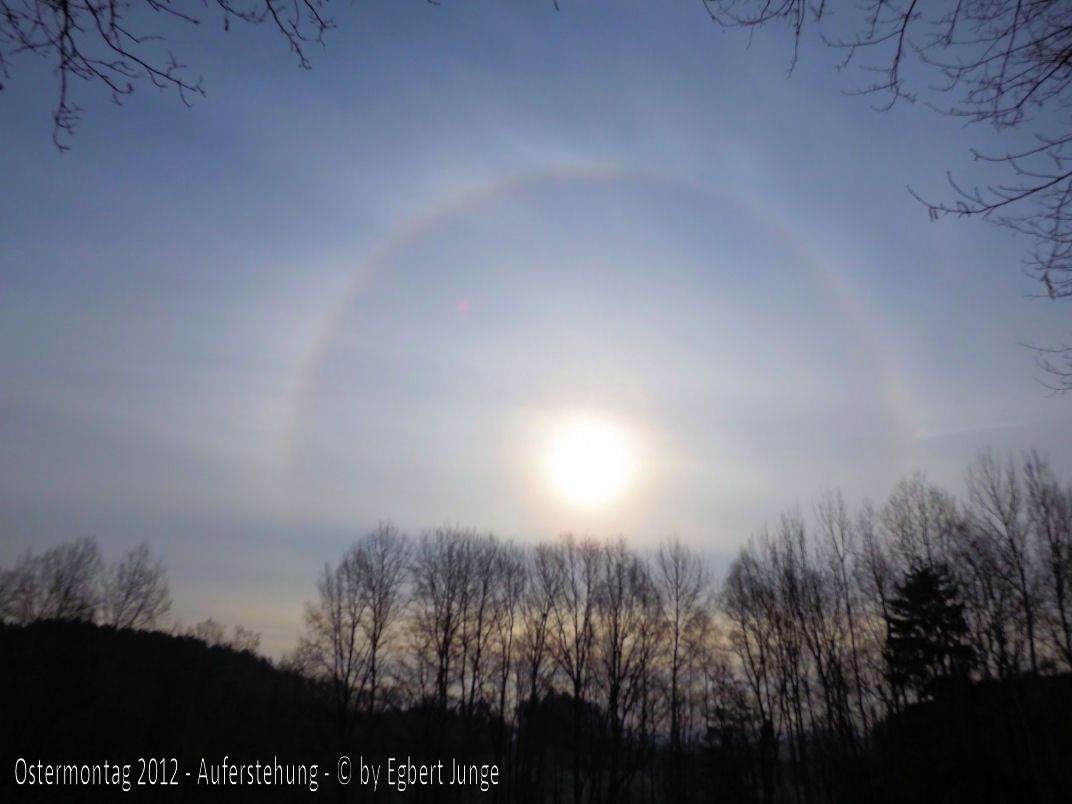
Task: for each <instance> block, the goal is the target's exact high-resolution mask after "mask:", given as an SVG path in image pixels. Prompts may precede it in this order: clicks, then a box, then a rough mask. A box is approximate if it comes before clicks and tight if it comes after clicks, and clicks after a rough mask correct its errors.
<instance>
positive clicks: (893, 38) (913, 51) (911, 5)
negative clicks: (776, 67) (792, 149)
mask: <svg viewBox="0 0 1072 804" xmlns="http://www.w3.org/2000/svg"><path fill="white" fill-rule="evenodd" d="M705 4H706V6H707V8H708V9H709V11H710V13H711V15H712V16H713V17H715V18H716V19H718V20H719V21H720V22H722V23H723V24H724V25H731V26H733V25H736V26H744V27H749V28H753V27H757V26H764V25H773V24H784V25H788V26H789V27H790V28H791V29H792V30H793V32H794V52H793V56H792V62H791V63H792V64H795V63H796V59H797V48H798V47H799V43H800V42H801V40H802V38H803V36H804V34H805V33H806V31H807V30H808V29H809V28H810V27H815V28H818V29H820V31H821V35H822V38H823V40H824V41H825V42H827V43H828V44H829V45H831V46H833V47H835V48H837V49H839V50H840V51H842V52H843V53H844V54H845V58H844V62H843V64H842V66H845V65H847V64H848V63H850V62H853V61H856V62H858V63H860V62H862V64H861V67H862V69H863V71H864V74H865V75H866V76H867V81H868V83H866V84H865V85H864V86H863V88H862V90H861V92H862V93H867V94H878V95H879V96H880V97H882V98H883V99H884V102H882V103H881V104H880V108H883V109H888V108H890V107H891V106H893V104H894V103H895V102H896V101H897V100H899V99H902V98H905V99H909V100H911V99H914V98H915V96H916V92H917V89H916V88H914V87H913V86H911V85H910V80H911V79H910V78H909V76H913V75H914V74H919V75H929V76H930V77H931V78H930V80H929V81H928V83H929V86H928V87H927V89H937V90H938V91H941V92H945V93H948V94H949V95H950V96H951V102H950V103H949V104H948V105H947V106H946V107H945V108H944V109H942V111H944V112H945V113H946V114H949V115H952V116H954V117H957V118H961V119H964V120H965V121H967V122H972V123H984V124H987V125H990V126H993V127H994V128H996V129H998V130H1006V129H1027V130H1028V131H1029V132H1030V134H1031V135H1032V136H1030V137H1027V138H1022V139H1019V140H1018V143H1026V144H1018V145H1017V146H1013V147H1011V148H1009V149H1007V150H1006V151H1005V152H1004V153H999V154H996V155H984V154H979V153H976V152H974V151H973V152H972V156H973V157H974V158H975V159H976V160H981V161H983V162H984V163H997V164H999V165H1001V166H1002V168H1003V169H1004V170H1005V172H1006V173H1007V174H1008V175H1009V176H1010V178H1008V179H1005V180H1002V181H998V182H995V183H993V184H991V185H989V186H987V187H985V189H979V188H978V186H977V185H972V186H971V187H965V186H962V185H960V184H958V183H957V182H956V181H955V180H954V179H953V178H952V177H950V179H949V181H950V184H951V186H952V190H953V198H952V200H951V201H947V202H934V201H925V202H924V203H926V205H927V207H928V209H929V211H930V215H931V217H932V219H935V218H937V217H939V216H941V215H949V214H952V215H958V216H979V217H984V218H986V219H988V220H990V221H994V222H997V223H999V224H1001V225H1003V226H1007V227H1009V228H1011V229H1013V230H1015V231H1018V232H1021V233H1024V234H1026V235H1028V236H1029V237H1030V238H1031V239H1032V240H1033V241H1034V249H1033V252H1032V254H1031V256H1030V257H1029V258H1028V259H1027V260H1026V263H1027V265H1028V267H1029V269H1030V270H1032V271H1033V272H1034V274H1035V275H1036V276H1037V278H1038V280H1039V282H1040V284H1041V285H1042V287H1043V289H1044V292H1045V294H1046V295H1047V296H1048V297H1050V298H1067V297H1069V296H1072V162H1070V161H1069V157H1068V147H1069V145H1070V144H1072V130H1070V128H1069V125H1068V120H1067V117H1065V116H1063V115H1062V114H1060V113H1058V114H1053V111H1054V110H1061V109H1064V108H1065V107H1066V106H1067V105H1068V103H1069V101H1070V100H1072V8H1070V7H1069V6H1068V5H1067V4H1065V3H1049V2H1026V3H1025V2H1020V0H959V2H956V3H926V4H923V3H918V2H915V0H892V2H891V1H890V0H864V2H862V3H859V4H857V6H856V8H855V9H852V8H843V7H842V5H841V4H838V5H837V6H836V9H837V10H836V12H835V11H834V9H835V5H834V4H831V3H823V2H818V3H816V2H809V0H783V2H777V3H771V2H766V1H765V0H705ZM916 68H922V70H923V72H919V73H917V69H916ZM932 105H933V106H936V108H937V104H933V103H932ZM1038 356H1039V362H1040V364H1041V365H1042V367H1043V368H1044V369H1045V370H1046V371H1047V372H1048V373H1049V374H1050V377H1051V378H1052V381H1053V386H1054V387H1055V388H1057V389H1060V390H1070V389H1072V344H1068V345H1065V346H1062V347H1058V348H1054V349H1043V350H1039V352H1038Z"/></svg>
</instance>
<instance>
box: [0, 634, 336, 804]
mask: <svg viewBox="0 0 1072 804" xmlns="http://www.w3.org/2000/svg"><path fill="white" fill-rule="evenodd" d="M0 656H3V657H4V659H5V660H4V661H3V662H0V712H2V713H3V721H4V728H3V730H2V731H3V735H2V737H0V757H3V763H4V773H3V775H2V778H0V800H5V801H54V800H57V799H62V800H78V801H116V800H118V799H119V798H120V797H125V796H130V795H133V796H139V797H141V798H142V800H150V801H194V800H197V801H204V800H214V799H218V800H226V801H263V800H266V799H267V800H279V801H284V800H286V801H289V800H298V799H301V800H306V799H308V797H309V795H310V794H311V793H310V791H309V790H308V788H307V787H299V788H295V787H289V788H282V789H281V788H279V787H265V786H263V785H261V786H256V787H251V786H245V787H241V786H228V787H227V788H219V789H212V788H208V787H206V786H205V785H203V784H202V785H200V786H199V785H195V781H196V780H197V776H198V773H199V770H200V762H201V759H202V758H204V759H205V760H206V761H207V763H209V764H212V763H219V762H221V761H222V760H223V758H224V756H225V755H226V756H227V757H228V762H231V763H242V762H251V763H252V762H255V761H257V760H260V761H261V762H271V761H272V760H273V758H275V757H278V759H279V761H280V762H287V763H296V762H301V763H320V765H323V764H324V763H325V762H326V761H327V760H328V759H329V758H330V757H331V752H330V751H329V750H328V745H327V742H326V740H327V735H325V734H324V733H323V731H322V730H321V729H320V728H319V726H320V724H321V723H322V722H324V720H325V718H324V717H321V714H320V709H319V707H320V704H319V703H318V701H317V698H316V696H315V695H314V694H313V692H312V690H311V689H310V688H309V686H308V684H307V682H306V681H304V680H303V679H301V678H300V677H298V676H296V675H293V674H289V673H286V672H283V671H281V670H279V669H277V668H275V667H273V666H272V665H271V664H270V663H269V662H268V661H266V660H265V659H263V658H260V657H257V656H254V655H252V654H250V653H239V652H236V651H234V650H232V649H230V648H225V647H218V646H217V647H209V646H208V645H206V644H205V643H204V642H202V641H200V640H197V639H194V638H191V637H183V636H171V635H168V634H164V633H159V632H145V631H132V630H127V629H115V628H112V627H108V626H98V625H94V624H92V623H86V622H71V621H57V620H47V621H38V622H34V623H31V624H29V625H25V626H13V625H0ZM20 757H21V758H23V759H25V760H26V762H27V763H28V764H34V763H36V762H37V761H39V760H40V761H41V762H42V763H43V766H47V765H56V764H76V765H82V764H90V765H94V764H101V763H103V762H104V761H106V760H107V761H108V763H109V766H114V765H115V763H120V764H123V763H129V764H131V765H132V767H131V768H130V771H129V776H128V779H129V782H130V784H131V786H132V788H133V789H132V790H131V792H129V793H126V794H124V793H123V792H122V790H121V788H118V787H116V786H114V785H94V786H89V787H83V786H75V787H68V788H63V787H55V786H48V787H44V786H35V787H31V786H27V785H22V786H19V785H17V784H16V782H15V776H13V774H12V768H13V767H15V765H16V762H17V761H18V760H19V758H20ZM139 758H143V759H144V760H146V761H149V760H151V759H152V758H156V759H157V760H160V759H164V760H165V761H164V763H163V765H162V766H161V765H160V764H159V762H158V763H157V764H156V767H155V769H151V768H143V767H142V766H141V765H140V764H139V762H138V760H139ZM172 759H174V760H177V768H176V764H175V763H173V761H172ZM176 769H177V770H178V771H179V773H180V774H182V775H181V777H180V778H178V779H177V780H176V781H178V782H179V784H177V785H152V786H145V785H142V786H139V785H137V782H138V777H139V775H141V776H142V781H146V780H147V779H148V777H149V776H148V775H149V772H150V771H151V770H155V773H154V775H156V776H157V779H158V780H160V779H168V780H170V778H171V777H173V776H174V773H175V770H176ZM42 770H43V768H42ZM326 770H331V771H332V772H334V768H333V767H331V768H327V769H326ZM20 772H21V773H22V774H23V776H22V778H26V777H25V772H26V771H25V769H23V770H22V771H19V770H18V769H17V770H16V773H20ZM186 772H190V773H191V776H190V777H186V776H185V773H186ZM327 781H329V780H326V779H324V778H323V777H321V778H320V780H319V785H318V787H323V786H324V783H325V782H327ZM324 792H326V791H324Z"/></svg>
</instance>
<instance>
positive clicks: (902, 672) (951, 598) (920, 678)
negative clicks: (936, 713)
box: [885, 563, 975, 700]
mask: <svg viewBox="0 0 1072 804" xmlns="http://www.w3.org/2000/svg"><path fill="white" fill-rule="evenodd" d="M896 592H897V594H896V596H895V597H894V598H893V599H892V600H891V601H890V609H889V613H888V614H887V615H886V626H887V635H886V652H885V656H886V672H887V675H888V677H889V681H890V684H891V685H892V686H893V687H894V689H896V690H898V691H899V692H900V693H901V695H902V696H905V695H907V693H908V692H914V693H915V696H916V698H917V699H918V700H923V699H927V698H933V697H934V696H935V694H936V692H937V691H938V690H939V689H940V688H941V687H942V686H943V685H945V684H947V683H948V682H949V681H951V680H955V679H964V678H967V675H968V672H969V671H970V670H971V667H972V663H973V661H974V658H975V657H974V651H973V650H972V648H971V646H970V645H969V644H968V641H967V639H968V624H967V622H966V620H965V619H964V604H963V603H961V602H960V592H959V589H958V588H957V583H956V581H955V579H954V578H953V575H952V573H951V572H950V571H949V568H948V567H947V566H946V565H945V564H940V563H939V564H923V565H919V566H916V567H913V568H912V569H910V570H909V571H908V573H907V574H906V575H905V578H904V580H903V581H902V582H901V583H900V584H898V586H897V588H896Z"/></svg>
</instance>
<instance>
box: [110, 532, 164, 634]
mask: <svg viewBox="0 0 1072 804" xmlns="http://www.w3.org/2000/svg"><path fill="white" fill-rule="evenodd" d="M103 587H104V588H103V592H102V596H101V611H102V615H103V621H104V622H105V623H106V624H108V625H114V626H116V627H117V628H152V627H153V626H156V625H160V624H161V622H162V621H163V619H164V618H165V617H166V616H167V614H168V612H169V611H170V610H171V593H170V592H169V591H168V583H167V575H166V573H165V571H164V565H163V563H162V562H160V561H159V560H158V561H155V562H154V561H153V560H152V558H151V557H150V555H149V545H147V544H145V543H144V542H142V543H141V544H140V545H138V546H137V547H135V548H134V549H133V550H131V551H130V552H129V553H127V554H126V556H124V557H123V559H122V561H120V562H119V563H118V564H116V565H115V566H113V567H111V568H109V569H108V571H107V572H106V573H105V576H104V583H103Z"/></svg>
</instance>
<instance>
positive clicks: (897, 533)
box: [289, 454, 1072, 804]
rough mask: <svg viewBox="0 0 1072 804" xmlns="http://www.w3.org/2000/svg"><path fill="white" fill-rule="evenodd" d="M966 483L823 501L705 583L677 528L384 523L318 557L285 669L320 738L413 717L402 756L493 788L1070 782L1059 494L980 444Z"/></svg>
mask: <svg viewBox="0 0 1072 804" xmlns="http://www.w3.org/2000/svg"><path fill="white" fill-rule="evenodd" d="M967 489H968V493H967V495H966V496H965V497H964V498H963V499H958V498H957V497H955V496H954V495H953V494H951V493H949V492H947V491H945V490H943V489H941V488H938V487H936V486H934V485H932V484H930V483H928V482H927V481H926V480H925V478H924V477H923V476H921V475H916V476H913V477H912V478H910V479H908V480H905V481H902V483H900V484H899V485H898V487H897V489H896V490H895V491H894V493H893V494H892V495H891V496H890V498H889V499H888V500H887V501H886V502H885V503H884V504H882V505H878V506H876V505H873V504H869V503H868V504H864V505H862V506H861V507H860V508H859V509H857V510H850V509H849V507H848V506H847V505H846V504H845V502H844V501H843V499H842V498H841V497H840V495H836V494H832V495H828V496H826V497H825V498H824V499H823V500H822V501H821V502H820V503H819V504H818V505H817V506H816V507H815V512H814V516H813V517H809V518H807V519H805V518H804V517H803V516H801V515H797V514H793V515H787V516H785V517H783V518H782V520H781V521H780V522H779V523H778V525H777V526H776V527H775V528H774V529H773V530H765V531H763V532H761V533H759V534H757V535H755V536H754V537H753V538H752V539H751V540H750V541H749V543H748V545H747V546H746V547H745V548H744V549H743V550H742V551H741V553H740V555H739V556H738V557H737V558H736V560H735V561H734V562H733V563H732V565H731V567H730V569H729V571H728V573H727V575H726V578H725V579H724V581H723V582H722V584H721V585H720V588H718V589H717V590H716V588H715V584H714V583H713V582H712V579H711V576H710V572H709V570H708V568H707V566H706V564H705V561H704V560H703V558H702V557H701V555H700V553H698V552H697V551H695V550H693V549H690V548H688V547H686V546H685V545H683V544H682V543H681V542H680V541H677V540H669V541H667V542H665V543H664V544H663V545H662V546H661V547H660V548H659V549H658V550H657V551H655V552H654V553H651V554H641V553H639V552H637V551H635V550H633V549H630V548H629V547H628V546H627V545H626V543H625V542H624V541H623V540H611V541H604V540H595V539H589V538H577V537H574V536H571V535H566V536H563V537H560V538H559V539H557V540H555V541H552V542H549V543H545V544H540V545H536V546H534V547H531V548H521V547H519V546H517V545H514V544H512V543H510V542H506V541H503V540H501V539H498V538H496V537H495V536H493V535H491V534H482V533H478V532H477V531H474V530H471V529H465V528H458V527H444V528H438V529H435V530H433V531H430V532H427V533H425V534H424V535H423V536H421V537H420V538H419V539H416V540H411V539H409V538H407V537H406V536H405V535H403V534H402V533H400V532H398V531H397V530H396V529H394V528H393V527H391V526H389V525H383V526H381V527H380V528H379V529H377V530H376V531H375V532H374V533H372V534H370V535H369V536H368V537H366V538H364V539H362V540H359V541H358V542H357V543H356V544H355V545H354V546H353V547H352V548H351V549H350V550H349V551H348V552H347V553H346V554H345V556H344V557H343V558H342V560H340V562H339V563H338V564H334V565H329V566H327V567H325V568H324V570H323V572H322V573H321V577H320V581H319V592H320V594H319V600H318V601H317V602H316V603H313V604H310V605H309V606H308V609H307V612H306V623H307V629H306V634H305V636H304V637H303V639H302V642H301V645H300V647H299V649H298V650H297V651H296V653H295V654H294V655H293V656H292V657H290V659H289V662H290V666H291V667H293V668H295V669H297V670H300V671H301V672H303V673H304V674H305V675H307V676H308V677H310V678H312V679H315V680H316V681H317V683H318V684H319V685H320V689H322V691H323V693H324V695H325V696H326V697H327V698H328V699H329V700H330V701H331V706H332V708H333V710H334V711H335V734H336V739H337V740H338V741H339V744H340V745H343V746H359V745H362V744H367V743H368V741H369V739H370V735H372V734H374V733H375V730H376V728H377V725H376V724H377V723H379V722H381V721H382V718H383V716H384V713H385V712H389V711H390V712H399V711H409V712H411V713H419V715H420V718H419V721H417V722H419V723H420V724H421V727H420V729H419V730H417V731H416V732H415V734H414V735H413V736H412V740H413V742H411V743H410V744H411V745H412V746H414V750H418V749H419V750H420V751H423V752H424V753H426V754H427V755H429V756H437V755H440V754H442V753H443V752H444V751H447V750H450V749H451V747H452V746H457V745H464V746H468V747H471V748H472V749H473V750H474V751H476V752H477V753H480V754H481V755H482V756H485V757H486V758H487V757H490V758H491V759H493V760H494V761H497V762H500V763H501V764H502V766H503V767H504V768H505V769H506V784H505V785H504V786H502V787H500V788H499V789H497V790H496V791H494V793H493V795H495V796H497V797H498V798H500V799H501V800H509V801H522V802H524V801H544V800H555V801H566V802H592V804H598V803H599V802H616V801H637V802H641V801H650V802H659V801H708V800H714V799H718V800H720V801H742V802H764V803H766V802H834V801H854V802H855V801H874V802H885V801H891V802H892V801H902V800H904V799H906V798H907V799H910V800H935V801H938V800H941V801H958V800H964V801H968V800H971V801H980V800H983V801H985V800H993V801H1005V800H1009V798H1010V797H1015V798H1017V799H1020V800H1031V801H1057V800H1064V799H1065V797H1066V795H1067V791H1069V790H1072V786H1070V785H1072V778H1070V771H1069V770H1067V769H1066V767H1065V765H1066V763H1062V762H1061V761H1058V758H1060V757H1067V756H1070V755H1072V753H1070V750H1072V740H1070V731H1072V727H1069V726H1068V725H1067V724H1068V723H1069V722H1072V721H1069V720H1067V719H1064V714H1062V716H1061V717H1058V716H1057V715H1056V713H1068V712H1069V710H1070V701H1072V687H1070V683H1069V679H1070V676H1069V672H1070V671H1072V488H1070V487H1069V486H1068V485H1067V484H1063V483H1061V482H1059V481H1058V480H1057V479H1056V478H1055V477H1054V476H1053V473H1052V472H1051V471H1050V470H1049V468H1048V466H1047V464H1046V462H1045V461H1043V460H1042V459H1041V458H1039V457H1038V456H1037V455H1034V454H1032V455H1029V456H1027V457H1026V458H1025V459H1024V460H1023V461H1022V463H1021V464H1019V465H1015V466H1014V465H1013V464H1012V463H1003V462H1001V461H999V460H997V459H996V458H994V457H993V456H992V455H990V454H984V455H982V456H980V457H979V458H978V459H977V461H976V462H975V463H974V464H973V465H972V467H971V468H970V470H969V472H968V477H967Z"/></svg>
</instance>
